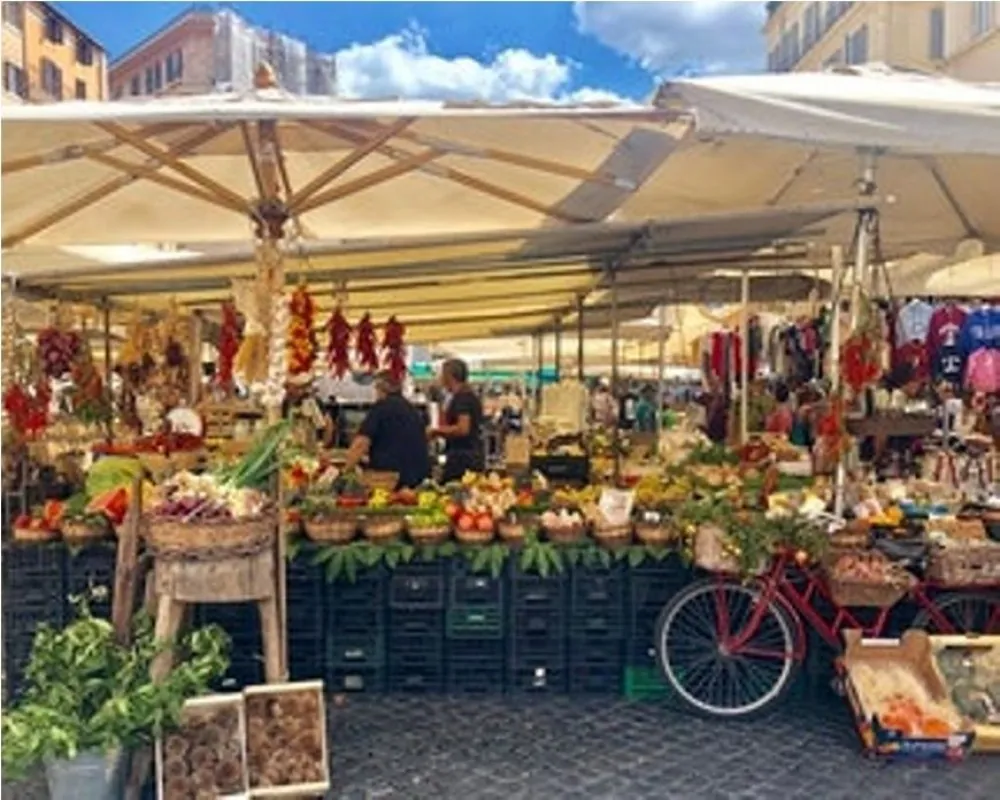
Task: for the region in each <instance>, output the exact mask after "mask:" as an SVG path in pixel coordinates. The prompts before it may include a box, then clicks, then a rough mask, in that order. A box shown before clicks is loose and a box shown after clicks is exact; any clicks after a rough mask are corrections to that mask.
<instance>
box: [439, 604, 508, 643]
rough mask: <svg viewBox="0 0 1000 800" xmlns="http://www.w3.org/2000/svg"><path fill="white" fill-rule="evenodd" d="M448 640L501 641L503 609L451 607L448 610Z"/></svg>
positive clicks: (493, 607)
mask: <svg viewBox="0 0 1000 800" xmlns="http://www.w3.org/2000/svg"><path fill="white" fill-rule="evenodd" d="M446 630H447V635H448V638H449V639H502V638H503V635H504V624H503V609H502V608H501V607H500V606H499V605H495V606H453V607H451V608H449V609H448V612H447V621H446Z"/></svg>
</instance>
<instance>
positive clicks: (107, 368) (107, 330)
mask: <svg viewBox="0 0 1000 800" xmlns="http://www.w3.org/2000/svg"><path fill="white" fill-rule="evenodd" d="M102 305H103V306H104V308H103V311H104V394H105V395H106V397H107V400H108V418H107V420H106V426H107V427H106V429H105V439H107V442H108V444H111V443H112V441H113V440H114V436H115V434H114V431H115V412H114V407H115V396H114V392H113V391H112V390H111V375H112V369H111V301H110V300H108V298H106V297H105V298H104V303H103V304H102Z"/></svg>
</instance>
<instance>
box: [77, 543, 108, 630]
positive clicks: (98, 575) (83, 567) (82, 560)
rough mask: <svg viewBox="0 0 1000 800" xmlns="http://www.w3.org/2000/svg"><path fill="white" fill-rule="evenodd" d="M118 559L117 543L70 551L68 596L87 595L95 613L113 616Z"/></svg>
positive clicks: (100, 544) (95, 544)
mask: <svg viewBox="0 0 1000 800" xmlns="http://www.w3.org/2000/svg"><path fill="white" fill-rule="evenodd" d="M116 559H117V547H116V544H115V542H95V543H93V544H88V545H86V546H84V547H82V548H80V549H79V550H69V551H67V553H66V594H67V596H74V595H82V596H84V597H85V598H86V600H87V603H88V604H89V606H90V610H91V612H92V613H93V614H94V616H98V617H104V618H105V619H110V618H111V601H112V596H113V595H114V591H115V562H116Z"/></svg>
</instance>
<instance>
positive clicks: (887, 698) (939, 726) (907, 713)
mask: <svg viewBox="0 0 1000 800" xmlns="http://www.w3.org/2000/svg"><path fill="white" fill-rule="evenodd" d="M850 675H851V681H852V682H853V684H854V687H855V689H856V690H857V692H858V695H859V696H860V699H861V704H862V706H863V708H864V709H865V710H866V712H867V713H868V715H869V716H874V717H875V719H876V720H877V721H878V723H879V724H880V725H881V726H882V727H883V728H887V729H889V730H892V731H896V732H898V733H901V734H904V735H905V736H910V737H917V738H928V739H943V738H946V737H948V736H950V735H951V734H952V733H954V732H956V731H960V730H962V729H963V727H964V722H963V720H962V718H961V716H960V715H959V714H958V713H957V712H956V711H955V709H954V708H953V707H952V706H951V705H950V704H948V703H947V702H940V701H937V700H935V699H934V698H933V697H932V696H931V693H930V692H929V690H928V688H927V686H926V685H925V683H924V682H923V681H922V680H921V679H920V678H919V677H917V675H916V674H914V672H913V670H912V669H910V668H909V667H907V666H906V665H904V664H902V663H887V664H880V665H878V666H875V665H872V664H864V663H863V664H857V665H855V666H853V667H852V668H851V672H850Z"/></svg>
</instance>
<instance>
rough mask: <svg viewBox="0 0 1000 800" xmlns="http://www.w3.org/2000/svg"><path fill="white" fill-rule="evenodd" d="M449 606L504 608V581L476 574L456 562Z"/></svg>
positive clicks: (453, 569)
mask: <svg viewBox="0 0 1000 800" xmlns="http://www.w3.org/2000/svg"><path fill="white" fill-rule="evenodd" d="M449 583H450V584H451V591H450V592H449V597H448V604H449V606H499V607H502V606H503V601H504V588H505V586H504V583H505V581H504V579H503V577H502V576H501V577H499V578H494V577H493V576H492V575H482V574H476V573H473V572H471V571H470V570H469V567H468V565H466V564H464V563H462V562H460V561H459V562H456V563H455V564H454V565H453V566H452V574H451V580H450V581H449Z"/></svg>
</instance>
